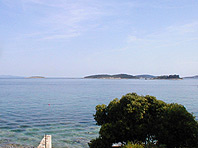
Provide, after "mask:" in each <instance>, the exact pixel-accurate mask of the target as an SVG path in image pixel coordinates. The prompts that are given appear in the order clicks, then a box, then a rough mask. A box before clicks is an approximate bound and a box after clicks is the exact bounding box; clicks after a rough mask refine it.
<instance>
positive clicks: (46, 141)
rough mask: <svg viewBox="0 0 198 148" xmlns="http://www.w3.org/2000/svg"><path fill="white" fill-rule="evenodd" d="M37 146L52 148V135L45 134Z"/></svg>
mask: <svg viewBox="0 0 198 148" xmlns="http://www.w3.org/2000/svg"><path fill="white" fill-rule="evenodd" d="M37 148H52V136H51V135H44V137H43V139H42V140H41V142H40V144H39V146H38V147H37Z"/></svg>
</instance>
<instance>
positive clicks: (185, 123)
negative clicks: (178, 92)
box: [89, 93, 198, 148]
mask: <svg viewBox="0 0 198 148" xmlns="http://www.w3.org/2000/svg"><path fill="white" fill-rule="evenodd" d="M94 119H95V120H96V123H97V125H100V126H101V128H100V131H99V137H98V138H96V139H93V140H92V141H91V142H90V143H89V146H90V148H110V147H111V146H112V144H113V143H118V142H121V143H123V144H126V143H127V142H128V141H131V142H139V143H142V144H145V145H148V144H149V143H153V144H156V145H162V144H163V145H166V146H167V147H168V148H174V147H176V148H177V147H197V146H198V142H197V141H198V122H197V121H196V120H195V117H194V116H193V115H192V114H191V113H189V112H188V111H187V110H186V108H185V107H184V106H183V105H179V104H176V103H173V104H167V103H165V102H163V101H160V100H157V99H156V98H155V97H153V96H149V95H147V96H139V95H137V94H136V93H129V94H126V95H124V96H123V97H122V98H121V99H117V98H116V99H114V100H113V101H111V102H110V103H109V104H108V105H104V104H102V105H97V106H96V113H95V114H94Z"/></svg>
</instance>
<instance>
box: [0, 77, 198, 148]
mask: <svg viewBox="0 0 198 148" xmlns="http://www.w3.org/2000/svg"><path fill="white" fill-rule="evenodd" d="M131 92H136V93H137V94H138V95H147V94H148V95H153V96H156V97H157V99H160V100H163V101H165V102H167V103H173V102H174V103H179V104H183V105H184V106H185V107H186V108H187V110H188V111H189V112H193V113H194V115H195V116H196V119H198V80H193V79H191V80H123V79H122V80H117V79H116V80H107V79H105V80H104V79H0V147H4V146H5V145H7V144H20V145H25V146H31V147H36V146H38V144H39V143H40V141H41V139H42V138H43V136H44V134H50V135H52V144H53V147H54V148H63V147H64V148H88V144H87V143H88V142H89V141H90V140H91V139H93V138H96V137H97V136H98V131H99V128H100V127H99V126H97V125H96V122H95V121H94V118H93V114H94V113H95V106H96V105H98V104H108V103H109V102H110V101H111V100H112V99H114V98H121V97H122V95H125V94H127V93H131Z"/></svg>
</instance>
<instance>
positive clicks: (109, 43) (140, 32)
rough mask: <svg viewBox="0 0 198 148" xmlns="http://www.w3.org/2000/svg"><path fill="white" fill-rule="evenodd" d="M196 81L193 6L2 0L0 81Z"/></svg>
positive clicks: (176, 0)
mask: <svg viewBox="0 0 198 148" xmlns="http://www.w3.org/2000/svg"><path fill="white" fill-rule="evenodd" d="M119 73H126V74H132V75H137V74H152V75H166V74H179V75H180V76H192V75H198V0H56V1H55V0H0V75H17V76H35V75H39V76H47V77H83V76H87V75H92V74H119Z"/></svg>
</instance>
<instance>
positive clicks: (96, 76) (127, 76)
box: [84, 74, 137, 79]
mask: <svg viewBox="0 0 198 148" xmlns="http://www.w3.org/2000/svg"><path fill="white" fill-rule="evenodd" d="M84 78H85V79H137V77H136V76H133V75H128V74H116V75H108V74H101V75H91V76H86V77H84Z"/></svg>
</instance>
